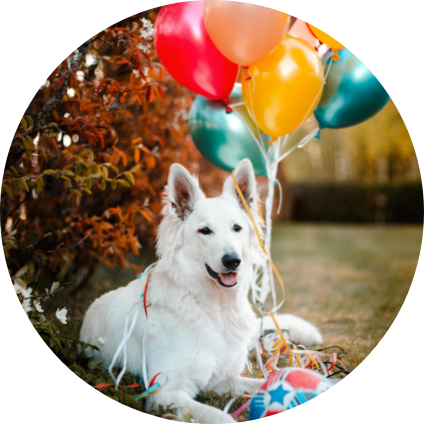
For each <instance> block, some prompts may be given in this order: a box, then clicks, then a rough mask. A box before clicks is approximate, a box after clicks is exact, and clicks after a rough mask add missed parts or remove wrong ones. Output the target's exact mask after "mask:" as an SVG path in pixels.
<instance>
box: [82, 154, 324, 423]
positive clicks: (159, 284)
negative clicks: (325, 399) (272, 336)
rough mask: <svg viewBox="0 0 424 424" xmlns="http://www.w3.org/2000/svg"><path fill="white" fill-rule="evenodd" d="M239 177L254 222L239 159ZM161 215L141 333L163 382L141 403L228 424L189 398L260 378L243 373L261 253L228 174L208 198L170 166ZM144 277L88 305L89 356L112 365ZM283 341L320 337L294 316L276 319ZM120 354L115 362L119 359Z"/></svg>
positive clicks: (135, 351)
mask: <svg viewBox="0 0 424 424" xmlns="http://www.w3.org/2000/svg"><path fill="white" fill-rule="evenodd" d="M235 177H236V181H237V183H238V185H239V187H240V189H241V191H242V193H243V196H244V198H245V199H246V201H247V202H248V204H249V207H250V209H251V211H252V214H253V216H254V218H255V220H256V222H257V225H258V227H259V228H261V221H260V218H259V215H258V206H257V194H256V180H255V176H254V173H253V168H252V164H251V163H250V161H249V160H247V159H245V160H243V161H241V162H240V163H239V165H238V166H237V168H236V170H235ZM162 213H163V216H164V218H163V220H162V223H161V225H160V227H159V230H158V238H157V254H158V257H159V261H158V263H157V265H156V267H155V268H154V270H153V273H152V276H151V280H150V282H149V286H148V291H147V295H146V298H147V299H146V301H147V304H150V306H149V308H148V309H147V311H148V322H149V326H148V331H147V335H146V339H145V346H144V349H145V353H146V363H147V371H148V375H149V378H151V377H152V376H153V375H155V374H156V373H158V372H162V373H164V374H165V375H166V377H167V382H166V384H165V385H164V386H163V388H162V390H161V391H159V392H158V393H157V394H155V395H152V396H150V397H148V398H147V399H148V406H149V407H151V406H152V405H153V404H162V405H164V406H169V405H172V407H175V408H178V411H179V413H183V408H184V407H186V408H188V409H189V410H190V411H191V413H192V414H193V417H194V418H196V419H200V420H202V421H203V422H205V423H207V424H214V423H229V422H234V420H233V418H232V417H231V416H230V415H228V414H226V413H224V412H222V411H220V410H219V409H217V408H214V407H212V406H208V405H204V404H201V403H199V402H196V401H195V400H194V397H195V396H196V395H197V394H198V393H201V392H205V391H210V390H214V391H215V392H217V393H218V394H223V393H227V392H229V391H231V392H232V393H234V395H242V394H243V393H245V392H249V393H253V392H255V391H256V389H257V388H258V387H259V385H260V384H261V383H262V382H263V380H261V379H253V378H246V377H241V376H240V374H241V373H242V372H243V370H244V368H245V364H246V357H247V354H248V348H247V346H248V344H249V342H250V341H251V340H252V337H253V334H254V333H255V331H258V328H259V325H258V320H257V319H256V317H255V314H254V312H253V310H252V308H251V306H250V304H249V301H248V290H249V284H250V281H251V279H252V275H253V269H252V268H253V265H254V264H256V263H258V262H259V261H261V260H262V259H263V257H262V256H261V251H260V247H259V243H258V240H257V236H256V234H255V231H254V228H253V225H252V223H251V221H250V219H249V217H248V215H247V213H246V210H245V209H244V206H243V204H242V202H241V199H240V198H239V196H238V194H237V192H236V188H235V185H234V182H233V180H232V178H231V177H229V178H228V179H227V181H226V182H225V184H224V187H223V192H222V194H221V196H219V197H217V198H212V199H208V198H206V197H205V195H204V193H203V192H202V190H201V189H200V188H199V183H198V180H197V179H196V178H194V177H192V176H191V175H190V174H189V173H188V171H187V170H186V169H185V168H184V167H183V166H181V165H178V164H174V165H172V166H171V169H170V173H169V179H168V186H167V199H166V202H165V206H164V208H163V212H162ZM145 285H146V278H145V277H144V278H142V279H137V280H135V281H132V282H131V283H130V284H129V285H128V286H126V287H122V288H119V289H118V290H115V291H112V292H110V293H107V294H105V295H103V296H102V297H100V298H99V299H97V300H96V301H95V302H94V303H93V304H92V305H91V306H90V308H89V309H88V311H87V315H86V317H85V320H84V324H83V326H82V329H81V340H83V341H85V342H87V343H91V344H94V345H96V346H98V347H99V349H100V350H99V351H94V352H93V351H88V352H87V354H90V355H91V357H92V359H93V360H94V361H95V362H102V363H103V365H104V366H109V365H110V363H111V361H112V358H113V356H114V354H115V352H116V350H117V348H118V346H119V344H120V342H121V340H122V337H123V332H124V321H125V318H126V317H127V315H128V314H129V319H130V322H131V320H132V317H133V316H134V314H135V312H136V309H137V307H136V305H137V304H138V303H139V300H140V296H141V295H142V294H143V293H144V289H145ZM278 319H279V324H280V326H281V327H282V328H286V329H288V331H289V334H290V339H291V340H293V341H297V342H301V343H304V344H315V343H321V342H322V338H321V335H320V333H319V332H318V330H317V329H316V328H315V327H314V326H313V325H311V324H309V323H307V322H306V321H304V320H302V319H300V318H296V317H294V316H291V315H280V316H278ZM145 326H146V317H145V314H144V311H143V312H142V313H140V315H139V317H138V320H137V322H136V325H135V328H134V331H133V333H132V335H131V337H130V339H129V341H128V344H127V352H128V354H127V369H128V371H129V372H130V373H132V374H133V375H137V376H142V351H143V334H144V329H145ZM122 363H123V357H122V355H121V356H120V357H119V358H118V364H121V365H122Z"/></svg>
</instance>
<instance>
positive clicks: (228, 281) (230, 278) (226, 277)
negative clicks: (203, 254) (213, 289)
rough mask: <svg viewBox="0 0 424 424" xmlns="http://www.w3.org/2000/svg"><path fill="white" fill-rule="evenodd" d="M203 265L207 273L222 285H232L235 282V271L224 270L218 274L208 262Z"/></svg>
mask: <svg viewBox="0 0 424 424" xmlns="http://www.w3.org/2000/svg"><path fill="white" fill-rule="evenodd" d="M205 265H206V270H207V271H208V274H209V275H210V276H211V277H212V278H215V279H216V280H217V281H218V283H219V284H220V285H221V286H222V287H234V286H235V285H236V284H237V272H225V273H222V274H218V273H217V272H215V271H214V270H213V269H212V268H211V267H210V266H209V265H208V264H205Z"/></svg>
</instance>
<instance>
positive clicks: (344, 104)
mask: <svg viewBox="0 0 424 424" xmlns="http://www.w3.org/2000/svg"><path fill="white" fill-rule="evenodd" d="M339 56H340V59H339V60H338V61H336V62H335V61H333V63H332V64H331V68H330V72H329V73H328V76H327V80H326V82H325V86H324V93H323V95H322V98H321V101H320V102H319V104H318V107H317V108H316V109H315V117H316V118H317V120H318V122H319V125H320V128H345V127H350V126H352V125H356V124H359V123H360V122H363V121H366V120H367V119H369V118H371V117H372V116H374V115H375V114H376V113H378V112H379V111H380V110H381V109H383V107H384V106H385V105H386V104H387V102H388V101H389V99H390V97H389V95H388V94H387V92H386V90H385V89H384V88H383V86H382V85H381V84H380V82H379V81H378V79H377V78H376V77H375V76H374V75H373V74H372V72H371V71H370V70H369V69H368V68H367V67H366V66H365V65H364V64H363V63H362V62H361V61H360V60H359V59H358V58H357V57H356V56H355V55H353V54H352V53H351V52H350V51H349V50H347V49H343V50H340V51H339ZM325 59H326V58H325V57H324V61H325Z"/></svg>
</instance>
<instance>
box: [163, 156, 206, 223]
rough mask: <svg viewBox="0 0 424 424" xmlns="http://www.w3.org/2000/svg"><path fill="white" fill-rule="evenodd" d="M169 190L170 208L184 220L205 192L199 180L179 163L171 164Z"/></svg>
mask: <svg viewBox="0 0 424 424" xmlns="http://www.w3.org/2000/svg"><path fill="white" fill-rule="evenodd" d="M167 191H168V201H169V204H170V209H171V210H172V211H173V212H174V213H176V214H177V215H178V216H179V217H180V218H181V219H182V220H184V219H186V218H187V217H188V216H189V215H190V213H191V211H192V210H193V207H194V204H195V203H196V201H197V200H199V198H200V197H202V194H203V192H202V191H201V190H200V188H199V182H198V180H197V179H196V178H193V177H192V176H191V175H190V174H189V172H188V171H187V169H185V168H184V166H182V165H179V164H178V163H174V164H173V165H171V168H170V170H169V176H168V188H167Z"/></svg>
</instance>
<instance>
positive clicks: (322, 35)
mask: <svg viewBox="0 0 424 424" xmlns="http://www.w3.org/2000/svg"><path fill="white" fill-rule="evenodd" d="M308 26H309V28H310V29H311V32H312V33H313V34H314V35H315V37H317V38H318V40H319V41H321V43H324V44H326V45H327V46H328V47H331V50H333V52H334V53H335V54H334V56H333V60H339V55H338V54H337V52H338V51H339V50H341V49H344V48H345V46H344V45H343V44H341V43H339V42H338V41H337V40H335V39H334V38H333V37H330V36H329V35H328V34H327V33H326V32H324V31H321V30H320V29H318V28H316V27H314V26H313V25H311V24H308Z"/></svg>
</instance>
